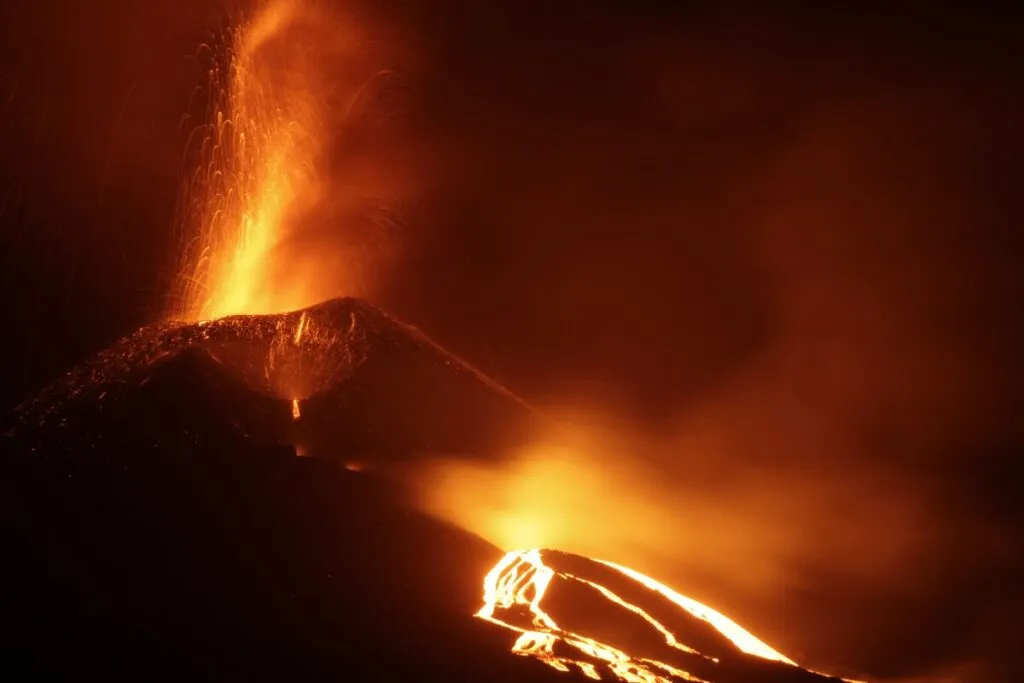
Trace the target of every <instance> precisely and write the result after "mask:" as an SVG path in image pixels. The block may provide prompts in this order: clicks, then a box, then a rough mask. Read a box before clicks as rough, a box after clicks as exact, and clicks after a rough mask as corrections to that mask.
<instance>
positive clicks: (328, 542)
mask: <svg viewBox="0 0 1024 683" xmlns="http://www.w3.org/2000/svg"><path fill="white" fill-rule="evenodd" d="M546 426H547V423H546V420H545V418H543V417H542V416H540V415H538V414H537V412H536V411H534V410H532V409H531V408H530V407H529V406H528V405H526V404H525V403H524V402H522V401H521V400H519V399H517V398H516V397H515V396H514V395H512V394H511V393H510V392H508V391H506V390H504V389H503V388H502V387H501V386H500V385H498V384H497V383H495V382H494V381H491V380H489V379H488V378H487V377H485V376H484V375H482V374H481V373H480V372H478V371H476V370H474V369H473V368H472V367H471V366H469V365H468V364H467V363H465V362H463V361H462V360H460V359H458V358H457V357H455V356H453V355H451V354H449V353H447V352H446V351H445V350H444V349H442V348H441V347H440V346H438V345H437V344H435V343H433V342H432V341H430V340H429V339H428V338H427V337H426V336H425V335H423V334H422V333H420V332H419V331H417V330H416V329H414V328H412V327H409V326H407V325H405V324H403V323H401V322H399V321H397V320H395V319H394V318H392V317H391V316H389V315H387V314H386V313H384V312H383V311H381V310H379V309H377V308H375V307H373V306H371V305H369V304H366V303H364V302H362V301H359V300H355V299H337V300H332V301H328V302H325V303H323V304H320V305H317V306H313V307H310V308H308V309H304V310H301V311H296V312H293V313H287V314H280V315H265V316H232V317H226V318H222V319H219V320H215V321H208V322H198V323H188V324H182V323H160V324H157V325H154V326H151V327H148V328H144V329H142V330H140V331H139V332H137V333H135V334H133V335H131V336H130V337H128V338H126V339H123V340H122V341H120V342H118V343H117V344H115V345H114V346H113V347H112V348H110V349H109V350H107V351H105V352H104V353H101V354H100V355H99V356H97V357H96V358H94V359H93V360H91V361H89V362H87V363H85V364H83V365H82V366H81V367H79V368H77V369H75V370H73V371H71V372H69V373H68V374H67V375H65V376H64V377H62V378H60V379H59V380H58V381H56V382H55V383H53V384H52V385H51V386H50V387H48V388H47V389H46V390H44V391H43V392H41V393H40V394H39V395H38V396H36V397H34V398H32V399H30V400H29V401H26V402H25V403H24V404H23V405H22V406H21V407H20V408H18V409H17V411H16V412H15V415H14V418H13V422H12V423H11V425H10V427H9V428H8V430H7V432H6V437H5V440H4V446H5V448H4V450H5V453H4V460H3V467H4V476H3V478H2V482H3V487H4V491H3V494H2V497H0V499H2V501H3V533H4V540H5V546H6V547H7V548H8V554H7V557H8V561H7V562H6V563H5V564H4V572H5V577H4V578H5V580H4V582H3V591H4V593H5V597H4V604H5V605H7V606H8V607H7V609H6V610H5V613H6V616H7V622H8V625H9V626H10V630H9V633H12V634H13V637H12V638H9V639H8V641H7V642H6V644H5V647H6V649H7V650H8V651H9V653H10V657H9V658H8V661H9V662H17V664H18V666H19V667H21V668H27V669H28V670H30V671H32V672H33V673H35V674H38V675H60V676H65V675H72V674H74V675H81V674H83V673H96V674H105V675H113V676H127V675H134V676H145V677H146V678H154V677H156V678H158V679H163V678H167V679H175V680H180V679H181V678H182V677H183V676H184V677H190V678H195V677H200V678H216V679H224V678H240V677H246V678H258V679H263V678H270V677H271V676H274V677H285V678H287V679H288V680H348V679H352V680H391V679H399V678H402V679H408V678H412V679H414V680H431V681H433V680H437V681H442V680H453V679H464V680H470V679H472V680H489V681H527V680H529V681H544V680H551V681H568V680H573V679H578V680H584V679H592V680H623V681H644V682H652V683H667V682H669V681H681V680H703V681H708V682H709V683H712V682H716V681H737V682H739V681H758V682H759V681H780V682H781V681H814V680H827V679H826V678H825V677H822V676H819V675H817V674H813V673H810V672H808V671H805V670H804V669H801V668H799V667H797V666H796V665H795V664H794V663H793V662H792V661H791V660H789V659H788V658H786V657H785V656H783V655H781V654H779V653H777V652H775V651H774V650H773V649H771V648H770V647H769V646H767V645H765V644H764V643H762V642H761V641H759V640H757V639H756V638H755V637H754V636H752V635H751V634H749V633H747V632H746V631H744V630H743V629H742V628H740V627H739V626H738V625H736V624H735V623H733V622H732V621H730V620H729V619H727V618H725V617H724V616H722V615H719V614H718V613H716V612H714V611H713V610H710V609H709V608H707V607H705V606H703V605H700V603H697V602H695V601H693V600H690V599H688V598H684V597H683V596H681V595H679V594H677V593H675V592H674V591H672V590H671V589H668V588H667V587H665V586H662V585H661V584H658V583H657V582H655V581H653V580H651V579H649V578H648V577H645V576H643V575H641V574H638V573H636V572H633V571H632V570H629V569H627V568H624V567H619V566H618V565H613V564H611V563H607V562H601V561H598V560H591V559H588V558H581V557H577V556H572V555H565V554H562V553H557V552H554V551H544V552H541V551H513V552H505V550H504V549H499V548H496V547H494V546H493V545H491V544H490V543H488V542H486V541H484V540H482V539H480V538H479V537H476V536H474V535H472V534H470V533H468V532H466V531H463V530H461V529H458V528H455V527H453V526H450V525H447V524H444V523H442V522H439V521H436V520H434V519H432V518H429V517H427V516H425V515H423V514H421V513H419V512H417V511H416V509H415V507H414V506H413V505H412V504H411V499H410V496H409V495H407V493H406V491H405V490H404V489H403V488H402V484H401V483H400V482H398V481H396V480H395V479H394V478H392V477H389V476H388V471H389V468H391V467H393V466H396V465H400V464H401V463H403V462H408V461H410V460H414V459H416V458H417V457H420V456H421V455H422V454H427V453H431V452H444V453H450V454H460V455H462V456H463V457H467V458H500V457H501V455H502V453H504V452H507V451H508V449H510V448H514V447H515V445H516V444H517V443H518V442H522V441H524V440H526V439H527V438H529V435H530V434H532V433H533V431H534V430H536V429H541V428H545V427H546ZM302 456H314V457H302ZM357 463H358V466H356V464H357Z"/></svg>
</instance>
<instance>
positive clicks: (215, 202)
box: [171, 0, 390, 321]
mask: <svg viewBox="0 0 1024 683" xmlns="http://www.w3.org/2000/svg"><path fill="white" fill-rule="evenodd" d="M366 45H367V41H365V40H364V39H363V38H362V37H361V34H360V28H359V26H358V22H357V21H356V20H355V19H354V18H352V17H348V16H346V17H342V16H340V15H339V14H338V12H337V11H331V12H327V11H325V10H324V9H323V8H320V7H317V6H316V5H315V4H312V3H308V2H303V1H302V0H269V1H268V2H265V3H263V4H261V5H260V7H259V9H258V10H257V12H256V13H255V14H254V15H253V17H252V18H251V19H250V20H249V21H248V22H246V23H243V24H242V25H240V26H239V27H238V28H235V29H234V30H233V31H231V32H230V33H228V35H227V36H226V38H225V39H224V40H223V41H222V45H220V46H219V47H218V46H215V45H211V46H207V49H208V50H209V53H210V54H211V55H212V57H213V65H212V66H211V67H210V69H209V72H208V81H209V82H208V88H209V92H210V96H211V107H210V108H211V112H210V115H209V121H208V123H207V124H206V125H205V126H204V127H202V128H200V129H199V130H197V131H196V133H195V134H194V136H193V139H192V141H191V144H190V147H191V146H193V145H195V146H197V149H195V150H193V151H194V152H195V153H196V154H197V155H198V158H199V163H198V164H197V165H196V170H195V172H194V173H193V174H192V175H191V176H190V177H189V178H188V180H187V182H186V188H185V189H186V197H185V201H184V203H183V207H182V208H183V213H184V215H183V217H182V220H181V223H182V224H183V225H181V229H182V233H183V234H184V235H187V236H188V241H187V243H186V245H185V248H184V249H183V255H182V263H181V265H180V267H179V276H178V286H177V291H176V293H175V296H174V297H173V299H172V311H171V316H172V317H173V318H175V319H178V320H184V321H196V320H211V319H217V318H222V317H224V316H228V315H243V314H244V315H252V314H270V313H282V312H286V311H293V310H298V309H300V308H304V307H307V306H310V305H312V304H315V303H319V302H320V301H324V300H326V299H329V298H332V297H336V296H340V295H347V294H352V293H354V292H353V291H352V290H353V289H354V288H355V287H354V285H353V284H352V282H351V277H350V272H347V271H351V270H352V268H351V267H346V266H347V265H348V266H350V264H345V263H342V262H341V261H342V260H344V259H342V260H339V259H338V258H333V259H331V258H328V257H329V256H330V254H325V250H324V248H323V245H318V244H315V243H312V242H309V241H308V240H306V241H303V240H302V239H301V238H303V236H304V234H305V232H307V231H308V223H309V222H310V221H315V220H316V218H315V217H314V216H313V213H314V210H315V209H317V208H318V207H319V206H320V205H321V204H322V203H323V202H324V200H325V198H327V196H328V195H336V194H338V192H339V190H338V188H337V187H333V188H332V187H330V183H329V177H328V176H329V173H328V172H327V171H325V168H326V166H327V163H326V155H328V154H329V153H331V152H332V151H333V145H336V144H337V142H338V138H339V136H340V134H341V132H343V131H345V130H347V123H348V121H347V119H348V118H349V116H350V115H352V114H353V113H354V112H355V111H356V110H357V107H358V106H359V105H360V101H361V100H362V99H363V98H364V97H365V95H366V91H367V89H368V87H369V86H370V85H371V84H372V83H374V82H375V81H377V80H378V77H379V76H382V75H386V74H387V73H390V72H388V71H385V70H379V69H376V70H375V69H373V68H372V62H374V61H375V60H373V59H372V58H370V56H369V55H368V53H367V49H366ZM348 191H349V192H351V189H349V190H348ZM331 201H333V202H337V201H338V199H337V197H334V196H332V197H331ZM345 227H346V226H344V225H340V226H333V225H332V231H331V238H330V239H331V248H332V249H334V250H337V249H338V248H339V244H338V243H339V241H340V239H339V237H340V238H344V236H345V235H344V233H345ZM333 228H337V229H333ZM300 233H302V234H300ZM296 244H299V245H300V246H296ZM340 248H341V249H343V250H348V251H354V250H353V249H352V245H351V244H348V245H342V246H341V247H340ZM352 258H353V257H352V256H351V255H349V257H348V260H349V261H351V259H352Z"/></svg>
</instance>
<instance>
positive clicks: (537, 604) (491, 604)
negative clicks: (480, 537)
mask: <svg viewBox="0 0 1024 683" xmlns="http://www.w3.org/2000/svg"><path fill="white" fill-rule="evenodd" d="M593 561H594V562H597V563H599V564H602V565H604V566H607V567H609V568H611V569H614V570H615V571H617V572H619V573H621V574H622V575H623V576H625V577H627V578H629V579H631V580H632V581H635V582H636V583H639V584H641V585H642V586H644V587H645V588H647V589H648V590H651V591H653V592H655V593H657V594H658V595H659V596H661V597H663V598H666V599H667V600H669V601H670V602H672V603H674V604H675V605H677V606H678V607H680V608H682V609H683V610H685V611H686V612H687V613H689V614H690V615H691V616H693V617H695V618H697V619H700V620H701V621H703V622H705V623H707V624H708V625H709V626H711V627H713V628H714V629H715V630H716V631H718V633H720V634H721V635H722V636H724V637H725V638H727V639H728V640H729V641H730V642H732V644H733V645H734V646H735V647H736V648H738V649H739V650H741V651H743V652H746V653H747V654H751V655H755V656H758V657H762V658H764V659H769V660H773V661H777V662H782V663H784V664H788V665H791V666H796V664H795V663H794V662H793V660H791V659H789V658H788V657H786V656H784V655H782V654H780V653H779V652H777V651H776V650H774V649H772V648H771V647H770V646H768V645H767V644H765V643H763V642H761V641H760V640H758V639H757V638H756V637H754V636H753V635H752V634H751V633H749V632H748V631H746V630H745V629H743V628H742V627H741V626H739V625H738V624H736V623H735V622H733V621H732V620H731V619H729V618H727V617H725V616H724V615H722V614H719V613H718V612H716V611H715V610H712V609H711V608H709V607H707V606H706V605H702V604H701V603H699V602H697V601H696V600H692V599H690V598H687V597H685V596H682V595H680V594H678V593H676V592H675V591H673V590H672V589H671V588H669V587H667V586H665V585H663V584H661V583H659V582H657V581H655V580H654V579H652V578H650V577H648V576H645V575H643V574H641V573H639V572H636V571H634V570H631V569H627V568H625V567H621V566H619V565H616V564H613V563H611V562H605V561H603V560H593ZM556 581H558V582H565V583H569V584H571V583H577V584H582V585H584V586H587V587H589V588H591V589H593V590H595V591H597V592H598V593H599V594H600V595H601V596H602V597H603V598H605V599H606V600H609V601H610V602H612V603H614V604H615V605H617V606H618V607H621V608H622V609H625V610H627V611H629V612H631V613H633V614H635V615H637V616H639V617H640V618H642V619H643V620H644V621H646V622H647V624H648V625H650V626H651V627H652V628H653V629H654V630H655V631H656V632H657V633H658V634H659V635H660V637H661V638H662V639H663V640H664V642H665V645H666V646H668V647H669V648H672V649H675V650H679V651H681V652H683V653H686V654H687V655H690V656H696V657H698V658H699V660H697V661H700V660H704V661H706V662H707V663H708V664H716V663H717V662H718V661H719V660H718V659H717V658H716V657H713V656H711V655H709V654H702V653H700V652H698V651H697V650H695V649H694V648H692V647H689V646H688V645H685V644H683V643H681V642H680V641H679V639H678V638H677V636H676V634H675V633H673V632H672V631H671V630H670V629H669V628H668V627H667V626H665V625H664V624H662V623H661V622H659V621H658V620H657V619H655V618H654V617H652V616H651V615H650V614H648V613H647V612H646V611H645V610H644V609H643V608H642V607H640V606H639V605H637V604H634V603H631V602H629V601H627V600H625V599H623V598H622V597H620V596H619V595H617V594H616V593H615V592H614V591H612V590H610V589H609V588H608V587H606V586H603V585H601V584H598V583H596V582H594V581H591V580H588V579H585V578H582V577H579V576H575V575H573V574H571V573H568V572H563V571H558V570H556V569H555V568H553V567H552V566H550V565H548V564H546V563H545V561H544V558H543V556H542V551H540V550H537V549H533V550H526V551H512V552H509V553H506V554H505V556H504V557H502V559H501V560H500V561H499V562H498V563H497V564H496V565H495V566H494V568H493V569H491V571H490V572H489V573H488V574H487V576H486V577H485V579H484V589H483V601H484V605H483V607H481V608H480V610H479V611H478V612H477V613H476V616H477V617H479V618H481V619H485V620H487V621H490V622H492V623H494V624H498V625H499V626H502V627H504V628H507V629H509V630H511V631H514V632H516V633H518V634H519V635H518V637H517V638H516V641H515V643H514V644H513V646H512V652H514V653H515V654H519V655H523V656H532V657H536V658H537V659H539V660H540V661H542V662H544V663H545V664H547V665H549V666H551V667H553V668H555V669H557V670H559V671H563V672H568V671H571V670H573V669H576V670H578V671H580V672H582V673H583V674H584V675H586V676H587V677H588V678H591V679H594V680H601V679H602V675H601V672H602V671H603V670H607V671H608V672H609V673H610V674H611V675H612V676H613V677H614V678H616V679H618V680H621V681H625V682H626V683H672V681H676V680H680V679H681V680H686V681H701V680H703V679H701V678H699V677H697V676H695V675H693V674H691V673H689V672H687V671H685V670H684V669H682V668H680V666H679V665H678V664H674V663H670V662H665V661H660V660H657V659H652V658H649V657H633V656H630V655H629V654H627V653H626V652H624V651H623V650H621V649H619V648H617V647H614V646H613V645H611V644H608V643H605V642H601V641H598V640H596V639H594V638H591V637H589V636H587V635H584V634H582V633H579V632H578V631H573V630H569V629H566V628H564V627H562V626H560V625H559V623H558V622H557V621H556V620H555V618H554V617H553V616H552V615H551V614H550V613H549V612H548V611H546V610H545V607H544V604H543V602H544V597H545V595H546V594H547V593H548V590H549V588H550V587H551V585H552V584H553V583H554V582H556ZM556 649H560V650H561V652H562V653H561V654H560V653H556Z"/></svg>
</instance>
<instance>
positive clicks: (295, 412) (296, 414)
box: [292, 398, 302, 420]
mask: <svg viewBox="0 0 1024 683" xmlns="http://www.w3.org/2000/svg"><path fill="white" fill-rule="evenodd" d="M300 417H302V410H301V409H300V408H299V399H297V398H293V399H292V419H293V420H298V419H299V418H300Z"/></svg>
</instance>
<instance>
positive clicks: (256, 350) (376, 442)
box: [7, 298, 543, 457]
mask: <svg viewBox="0 0 1024 683" xmlns="http://www.w3.org/2000/svg"><path fill="white" fill-rule="evenodd" d="M154 382H156V383H157V384H162V385H163V386H164V388H165V392H166V391H170V390H171V387H172V385H173V386H175V387H176V390H177V391H180V392H182V398H183V399H184V398H186V397H189V396H191V397H194V395H195V394H196V393H197V392H200V393H206V394H213V395H216V396H220V397H221V398H222V399H223V401H224V403H225V405H226V406H227V407H229V408H230V409H231V410H237V409H239V408H243V409H242V410H240V411H238V414H232V415H231V416H229V419H230V421H231V422H232V423H234V424H235V425H236V426H237V428H238V429H239V430H241V431H242V432H244V433H245V434H247V435H249V436H252V437H253V438H256V439H258V440H262V441H265V442H268V443H287V444H293V445H296V446H298V447H299V448H300V449H301V450H303V451H304V452H309V453H316V454H318V455H339V456H344V457H348V456H352V455H354V456H357V457H359V456H362V455H363V454H364V451H367V450H368V449H372V450H373V452H374V454H375V455H376V456H377V457H384V456H389V455H391V456H397V455H408V454H412V453H444V454H446V455H458V454H464V453H472V454H474V456H475V457H483V456H486V455H488V454H490V455H494V456H497V455H499V454H500V453H502V452H507V449H508V448H510V447H511V446H512V445H513V444H514V443H516V442H518V441H520V440H522V439H523V438H524V437H526V436H527V435H528V434H530V433H532V430H533V429H534V428H536V427H538V426H540V425H541V424H542V423H543V418H541V417H540V416H539V415H538V414H537V413H536V412H535V411H534V410H532V409H531V408H530V407H529V406H528V405H527V404H525V403H524V402H523V401H522V400H520V399H518V398H517V397H516V396H514V395H513V394H512V393H511V392H509V391H508V390H506V389H504V388H503V387H501V386H500V385H499V384H497V383H496V382H494V381H493V380H491V379H489V378H488V377H487V376H485V375H484V374H482V373H480V372H479V371H477V370H476V369H474V368H473V367H472V366H471V365H469V364H468V363H466V362H465V361H463V360H462V359H460V358H458V357H456V356H454V355H453V354H451V353H449V352H447V351H445V350H444V349H443V348H442V347H441V346H439V345H438V344H436V343H435V342H433V341H432V340H430V339H429V338H428V337H427V336H426V335H424V334H422V333H421V332H420V331H419V330H417V329H416V328H414V327H411V326H409V325H406V324H404V323H402V322H400V321H398V320H396V319H395V318H393V317H391V316H389V315H388V314H386V313H385V312H383V311H381V310H380V309H378V308H376V307H375V306H372V305H370V304H368V303H366V302H364V301H360V300H358V299H352V298H345V299H334V300H331V301H327V302H324V303H321V304H318V305H316V306H312V307H310V308H307V309H304V310H301V311H294V312H291V313H283V314H276V315H262V316H231V317H227V318H222V319H219V320H215V321H208V322H199V323H179V322H161V323H157V324H154V325H151V326H148V327H145V328H143V329H141V330H139V331H137V332H136V333H134V334H132V335H130V336H128V337H125V338H124V339H122V340H120V341H118V342H117V343H116V344H114V345H113V346H112V347H111V348H110V349H108V350H106V351H104V352H102V353H100V354H99V355H97V356H96V357H95V358H93V359H91V360H89V361H87V362H85V363H83V364H82V365H81V366H79V367H77V368H75V369H74V370H72V371H70V372H68V373H67V374H66V375H65V376H63V377H62V378H60V379H59V380H58V381H56V382H54V383H53V384H51V385H50V386H49V387H47V388H46V389H44V390H43V391H42V392H40V393H39V394H38V395H36V396H35V397H33V398H31V399H30V400H28V401H26V402H25V403H23V404H22V405H21V406H19V408H18V409H17V410H16V413H15V417H14V424H13V426H11V427H10V428H9V429H8V430H7V436H8V437H9V438H10V439H12V440H13V441H14V442H17V443H18V444H19V450H21V451H23V452H30V451H34V450H36V445H34V444H33V443H32V440H33V439H36V438H39V437H40V435H45V438H47V439H48V440H49V443H48V446H49V447H50V448H51V450H52V446H53V444H54V442H58V441H65V442H68V443H67V450H69V451H70V450H75V449H80V448H82V447H83V445H86V446H87V444H83V443H82V440H83V439H84V440H85V441H86V442H87V441H89V440H90V439H91V438H92V435H94V434H96V433H98V432H102V431H103V429H102V428H101V429H97V428H96V427H97V426H98V425H99V424H104V425H106V427H105V428H107V429H109V427H110V426H111V425H110V423H111V422H122V421H124V420H130V419H143V420H145V421H150V422H151V421H153V420H154V419H156V420H159V419H160V413H159V412H157V413H154V410H156V409H154V408H146V407H145V406H144V405H140V401H141V403H142V404H144V403H145V400H146V399H147V398H149V397H150V395H152V394H159V393H161V389H160V388H158V389H155V390H153V389H149V390H145V389H144V388H145V387H147V385H150V384H152V383H154ZM293 399H295V400H298V401H299V410H300V411H301V419H298V420H297V419H295V418H294V416H293V412H292V411H293V406H292V401H293ZM142 411H145V412H147V413H154V414H147V415H146V416H143V417H141V418H140V417H139V416H138V415H137V414H138V413H139V412H142ZM172 412H174V411H173V410H172Z"/></svg>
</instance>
